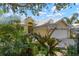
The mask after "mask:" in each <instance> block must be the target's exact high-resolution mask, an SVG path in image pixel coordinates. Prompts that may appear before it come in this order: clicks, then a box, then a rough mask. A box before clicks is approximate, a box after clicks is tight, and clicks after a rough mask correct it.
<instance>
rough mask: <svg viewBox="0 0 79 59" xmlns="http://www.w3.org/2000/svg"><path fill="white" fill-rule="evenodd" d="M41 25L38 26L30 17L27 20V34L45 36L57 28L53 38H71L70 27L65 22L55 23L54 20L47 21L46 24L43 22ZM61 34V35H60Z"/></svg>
mask: <svg viewBox="0 0 79 59" xmlns="http://www.w3.org/2000/svg"><path fill="white" fill-rule="evenodd" d="M40 23H41V24H40V25H38V23H37V24H36V22H35V21H34V20H33V19H32V18H31V17H28V18H26V19H25V30H27V33H32V32H34V33H37V34H40V35H42V36H45V35H47V34H48V32H49V31H51V30H53V29H54V28H55V27H56V28H57V29H56V30H55V32H54V34H53V33H52V34H53V35H52V36H54V37H57V38H68V37H69V30H68V27H67V26H68V25H67V24H66V23H65V22H64V21H63V20H59V21H57V22H53V20H51V19H49V20H47V21H46V20H45V22H44V23H42V21H41V22H40ZM60 33H61V34H60Z"/></svg>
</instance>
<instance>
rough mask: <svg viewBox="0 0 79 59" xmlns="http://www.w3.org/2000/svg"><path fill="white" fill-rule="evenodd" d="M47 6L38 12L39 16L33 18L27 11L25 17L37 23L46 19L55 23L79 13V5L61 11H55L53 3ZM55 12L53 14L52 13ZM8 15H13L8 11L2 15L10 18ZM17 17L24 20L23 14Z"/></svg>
mask: <svg viewBox="0 0 79 59" xmlns="http://www.w3.org/2000/svg"><path fill="white" fill-rule="evenodd" d="M47 6H48V9H46V7H44V8H43V9H42V11H40V12H39V14H40V15H39V16H34V15H33V14H32V13H31V11H30V10H28V11H27V17H29V16H30V17H32V18H33V19H34V20H37V21H42V20H48V19H52V20H54V21H57V20H60V19H61V18H63V17H70V16H72V14H73V13H79V4H78V3H76V5H75V6H74V5H71V7H72V8H69V7H68V8H66V9H62V10H61V11H58V12H57V11H55V10H56V9H55V8H56V7H55V6H54V5H53V3H48V4H47ZM54 12H55V13H54ZM10 15H13V12H12V10H11V9H10V10H9V13H6V14H4V15H3V16H6V17H8V16H10ZM17 15H18V16H20V17H21V19H22V20H23V19H25V18H26V16H25V15H24V14H23V15H19V14H17Z"/></svg>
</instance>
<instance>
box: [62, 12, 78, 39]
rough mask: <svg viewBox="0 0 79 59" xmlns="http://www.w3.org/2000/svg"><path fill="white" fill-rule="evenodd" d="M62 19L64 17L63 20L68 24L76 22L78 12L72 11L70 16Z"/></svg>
mask: <svg viewBox="0 0 79 59" xmlns="http://www.w3.org/2000/svg"><path fill="white" fill-rule="evenodd" d="M62 19H64V21H65V22H66V23H67V24H68V25H69V26H70V25H72V24H74V23H77V22H78V13H74V14H73V15H72V16H71V17H70V18H67V17H64V18H62ZM70 38H73V36H72V31H71V29H70Z"/></svg>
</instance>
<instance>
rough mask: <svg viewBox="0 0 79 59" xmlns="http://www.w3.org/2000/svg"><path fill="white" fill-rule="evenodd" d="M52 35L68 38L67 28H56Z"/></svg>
mask: <svg viewBox="0 0 79 59" xmlns="http://www.w3.org/2000/svg"><path fill="white" fill-rule="evenodd" d="M52 36H53V37H55V38H58V39H64V38H68V33H67V30H55V31H54V33H53V35H52Z"/></svg>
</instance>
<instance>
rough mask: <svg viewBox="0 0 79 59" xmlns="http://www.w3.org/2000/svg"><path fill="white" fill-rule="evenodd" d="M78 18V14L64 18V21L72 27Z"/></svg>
mask: <svg viewBox="0 0 79 59" xmlns="http://www.w3.org/2000/svg"><path fill="white" fill-rule="evenodd" d="M77 17H78V13H74V14H73V15H72V16H71V17H70V18H67V17H64V18H63V19H64V21H65V22H66V23H67V24H68V25H71V24H73V23H75V22H76V21H77V20H78V18H77Z"/></svg>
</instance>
